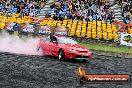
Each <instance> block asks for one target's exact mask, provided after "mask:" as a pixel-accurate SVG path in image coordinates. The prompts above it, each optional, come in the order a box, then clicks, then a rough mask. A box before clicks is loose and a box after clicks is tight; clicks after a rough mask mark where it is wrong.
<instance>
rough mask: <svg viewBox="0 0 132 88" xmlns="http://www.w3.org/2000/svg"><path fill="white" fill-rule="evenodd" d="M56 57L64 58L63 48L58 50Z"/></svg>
mask: <svg viewBox="0 0 132 88" xmlns="http://www.w3.org/2000/svg"><path fill="white" fill-rule="evenodd" d="M58 59H59V60H60V61H62V60H65V53H64V50H63V49H60V50H59V53H58Z"/></svg>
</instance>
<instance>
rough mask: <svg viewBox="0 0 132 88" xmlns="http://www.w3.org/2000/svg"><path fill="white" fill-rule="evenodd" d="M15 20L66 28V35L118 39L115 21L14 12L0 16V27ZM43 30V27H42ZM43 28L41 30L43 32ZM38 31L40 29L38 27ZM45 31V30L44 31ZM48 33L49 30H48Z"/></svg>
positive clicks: (130, 31)
mask: <svg viewBox="0 0 132 88" xmlns="http://www.w3.org/2000/svg"><path fill="white" fill-rule="evenodd" d="M10 22H15V23H18V24H25V23H26V24H31V23H35V24H38V25H40V26H41V27H43V26H49V27H52V26H58V27H63V28H67V27H68V30H67V35H68V36H76V37H86V38H92V39H104V40H114V41H118V40H119V35H118V29H117V28H116V24H117V23H112V24H106V23H105V22H104V21H92V22H87V21H76V20H63V21H55V20H53V19H52V18H37V17H28V16H24V17H20V14H14V16H13V17H8V18H7V17H2V16H0V29H4V28H5V26H7V23H10ZM129 25H130V26H131V24H128V25H126V26H129ZM44 30H45V29H44ZM44 30H43V32H44ZM31 31H32V32H33V33H34V32H35V29H33V28H29V29H28V31H27V32H31ZM39 31H42V30H41V28H40V27H39ZM128 32H129V33H132V29H129V31H128ZM44 33H45V32H44ZM48 33H49V32H48Z"/></svg>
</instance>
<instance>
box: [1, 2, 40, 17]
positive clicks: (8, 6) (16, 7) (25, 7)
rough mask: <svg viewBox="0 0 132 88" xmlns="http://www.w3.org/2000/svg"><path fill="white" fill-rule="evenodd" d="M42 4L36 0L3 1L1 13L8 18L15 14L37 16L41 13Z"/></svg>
mask: <svg viewBox="0 0 132 88" xmlns="http://www.w3.org/2000/svg"><path fill="white" fill-rule="evenodd" d="M38 1H39V0H38ZM40 4H41V3H40V2H37V1H35V0H1V1H0V12H2V13H3V15H5V14H6V15H7V16H10V15H13V13H20V14H21V15H26V16H36V15H37V14H38V13H39V12H40V9H41V7H40V6H41V5H40Z"/></svg>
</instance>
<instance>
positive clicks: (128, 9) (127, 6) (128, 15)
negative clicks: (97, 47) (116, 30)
mask: <svg viewBox="0 0 132 88" xmlns="http://www.w3.org/2000/svg"><path fill="white" fill-rule="evenodd" d="M119 4H120V5H121V7H122V16H123V17H124V20H123V21H124V22H125V23H126V24H128V23H132V1H131V0H124V1H123V0H121V1H120V3H119Z"/></svg>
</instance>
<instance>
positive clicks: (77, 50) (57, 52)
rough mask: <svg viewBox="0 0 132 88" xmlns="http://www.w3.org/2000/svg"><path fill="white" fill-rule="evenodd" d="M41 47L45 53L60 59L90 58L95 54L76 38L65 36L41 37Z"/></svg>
mask: <svg viewBox="0 0 132 88" xmlns="http://www.w3.org/2000/svg"><path fill="white" fill-rule="evenodd" d="M39 48H41V49H42V51H43V54H44V55H48V56H55V57H57V58H58V59H59V60H65V59H66V60H69V59H77V60H81V61H83V60H89V59H88V58H91V56H92V55H93V54H92V53H91V52H90V50H89V49H88V48H85V47H84V46H82V45H79V44H78V43H77V42H76V41H75V40H74V39H72V38H68V37H64V36H56V35H52V36H48V37H46V38H44V39H40V41H39ZM39 48H38V50H39Z"/></svg>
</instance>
